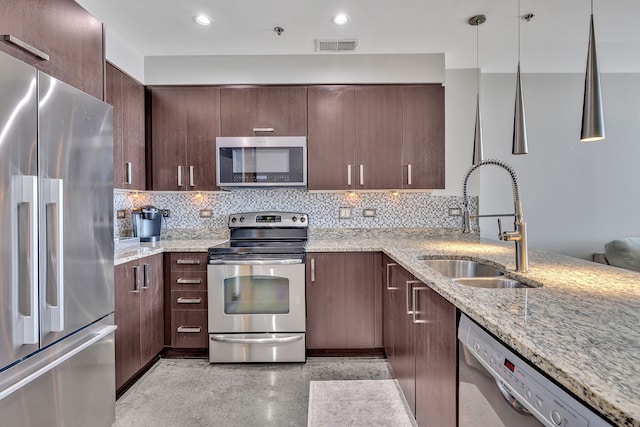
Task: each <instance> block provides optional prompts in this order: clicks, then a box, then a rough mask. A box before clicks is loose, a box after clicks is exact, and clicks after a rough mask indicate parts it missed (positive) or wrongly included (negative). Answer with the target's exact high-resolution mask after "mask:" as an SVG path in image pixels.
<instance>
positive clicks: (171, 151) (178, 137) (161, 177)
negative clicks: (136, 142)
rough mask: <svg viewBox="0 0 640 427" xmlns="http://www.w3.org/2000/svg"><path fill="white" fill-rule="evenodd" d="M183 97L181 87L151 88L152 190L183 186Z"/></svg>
mask: <svg viewBox="0 0 640 427" xmlns="http://www.w3.org/2000/svg"><path fill="white" fill-rule="evenodd" d="M186 125H187V119H186V99H185V91H184V88H179V87H172V88H153V89H152V90H151V177H152V182H153V190H156V191H158V190H164V191H178V190H183V189H185V188H186V185H187V181H186V177H187V175H188V174H187V171H185V165H186V157H187V148H186V134H187V130H186Z"/></svg>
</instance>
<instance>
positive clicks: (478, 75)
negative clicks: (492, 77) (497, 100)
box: [476, 23, 480, 100]
mask: <svg viewBox="0 0 640 427" xmlns="http://www.w3.org/2000/svg"><path fill="white" fill-rule="evenodd" d="M478 27H480V23H476V80H477V82H476V85H477V91H476V92H477V95H478V100H480V30H479V28H478Z"/></svg>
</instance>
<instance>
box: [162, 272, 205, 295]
mask: <svg viewBox="0 0 640 427" xmlns="http://www.w3.org/2000/svg"><path fill="white" fill-rule="evenodd" d="M171 290H172V291H206V290H207V272H206V271H178V272H171Z"/></svg>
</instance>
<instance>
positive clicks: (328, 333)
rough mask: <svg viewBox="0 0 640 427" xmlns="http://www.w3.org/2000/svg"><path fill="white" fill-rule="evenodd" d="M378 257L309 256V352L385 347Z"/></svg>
mask: <svg viewBox="0 0 640 427" xmlns="http://www.w3.org/2000/svg"><path fill="white" fill-rule="evenodd" d="M377 257H379V254H377V253H373V252H352V253H343V252H336V253H309V254H307V264H306V266H307V272H306V275H307V280H306V298H307V348H308V349H373V348H376V347H377V346H381V345H382V343H381V336H382V331H381V330H380V329H381V322H380V321H378V320H379V319H380V312H381V311H382V310H381V307H382V306H381V303H382V301H380V297H381V295H379V294H378V293H377V291H376V287H377V286H376V276H377V274H376V264H375V260H376V259H377ZM378 264H379V263H378ZM378 306H379V307H378Z"/></svg>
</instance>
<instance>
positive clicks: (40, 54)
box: [2, 34, 49, 61]
mask: <svg viewBox="0 0 640 427" xmlns="http://www.w3.org/2000/svg"><path fill="white" fill-rule="evenodd" d="M2 39H3V40H4V41H6V42H8V43H11V44H12V45H14V46H17V47H19V48H20V49H22V50H24V51H26V52H28V53H30V54H31V55H33V56H35V57H36V58H40V59H42V60H43V61H48V60H49V55H47V54H46V53H44V52H43V51H41V50H40V49H38V48H36V47H34V46H31V45H30V44H29V43H27V42H25V41H24V40H21V39H19V38H17V37H16V36H14V35H11V34H3V35H2Z"/></svg>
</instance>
